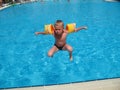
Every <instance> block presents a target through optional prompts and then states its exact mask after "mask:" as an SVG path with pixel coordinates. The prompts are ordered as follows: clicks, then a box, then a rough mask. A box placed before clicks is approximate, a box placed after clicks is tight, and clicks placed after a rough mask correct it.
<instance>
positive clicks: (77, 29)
mask: <svg viewBox="0 0 120 90" xmlns="http://www.w3.org/2000/svg"><path fill="white" fill-rule="evenodd" d="M83 29H85V30H86V29H87V26H82V27H78V28H75V32H77V31H79V30H83Z"/></svg>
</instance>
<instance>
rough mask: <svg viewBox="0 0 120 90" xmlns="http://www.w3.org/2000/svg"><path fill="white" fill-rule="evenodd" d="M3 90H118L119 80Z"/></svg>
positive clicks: (119, 88) (119, 86)
mask: <svg viewBox="0 0 120 90" xmlns="http://www.w3.org/2000/svg"><path fill="white" fill-rule="evenodd" d="M5 90H120V78H115V79H106V80H97V81H90V82H82V83H71V84H63V85H51V86H40V87H39V86H37V87H25V88H12V89H5Z"/></svg>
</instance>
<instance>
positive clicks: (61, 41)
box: [35, 20, 87, 61]
mask: <svg viewBox="0 0 120 90" xmlns="http://www.w3.org/2000/svg"><path fill="white" fill-rule="evenodd" d="M82 29H87V27H86V26H83V27H79V28H75V30H74V32H77V31H79V30H82ZM35 34H36V35H38V34H46V32H35ZM52 35H53V36H54V38H55V44H54V45H53V47H52V48H51V49H50V50H49V51H48V56H49V57H52V56H53V54H54V53H55V52H56V51H58V50H67V51H68V52H69V57H70V60H71V61H72V51H73V49H72V47H71V46H70V45H68V44H67V43H66V37H67V35H68V31H67V30H65V29H64V23H63V22H62V20H57V21H56V23H55V24H54V31H53V33H52Z"/></svg>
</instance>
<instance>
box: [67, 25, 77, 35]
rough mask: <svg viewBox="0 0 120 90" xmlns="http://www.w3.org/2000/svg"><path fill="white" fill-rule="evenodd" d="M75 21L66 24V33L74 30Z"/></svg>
mask: <svg viewBox="0 0 120 90" xmlns="http://www.w3.org/2000/svg"><path fill="white" fill-rule="evenodd" d="M75 27H76V23H70V24H67V25H66V30H67V31H68V33H72V32H74V31H75Z"/></svg>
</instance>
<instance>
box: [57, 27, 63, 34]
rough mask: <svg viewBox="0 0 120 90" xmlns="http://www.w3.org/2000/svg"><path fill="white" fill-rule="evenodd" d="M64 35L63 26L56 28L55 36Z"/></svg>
mask: <svg viewBox="0 0 120 90" xmlns="http://www.w3.org/2000/svg"><path fill="white" fill-rule="evenodd" d="M62 33H63V26H62V25H56V26H55V34H56V35H61V34H62Z"/></svg>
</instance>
